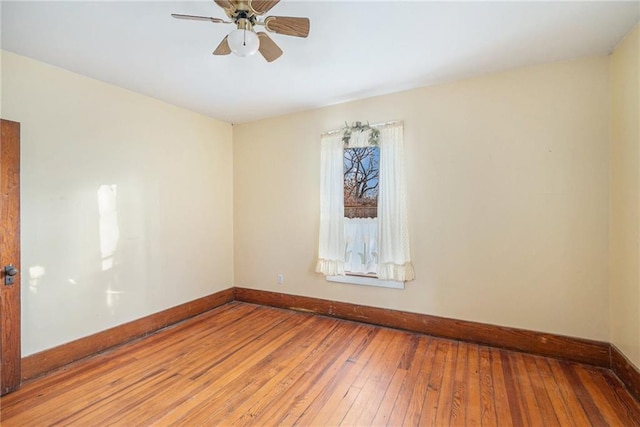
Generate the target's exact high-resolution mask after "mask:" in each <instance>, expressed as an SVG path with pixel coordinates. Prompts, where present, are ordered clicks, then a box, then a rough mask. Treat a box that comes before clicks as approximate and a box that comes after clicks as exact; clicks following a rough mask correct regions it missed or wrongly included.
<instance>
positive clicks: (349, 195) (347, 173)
mask: <svg viewBox="0 0 640 427" xmlns="http://www.w3.org/2000/svg"><path fill="white" fill-rule="evenodd" d="M379 180H380V150H379V148H378V147H359V148H345V149H344V216H345V217H347V218H376V217H377V216H378V185H379Z"/></svg>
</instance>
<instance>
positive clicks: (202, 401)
mask: <svg viewBox="0 0 640 427" xmlns="http://www.w3.org/2000/svg"><path fill="white" fill-rule="evenodd" d="M0 408H1V410H0V423H1V424H2V426H3V427H12V426H21V427H22V426H40V425H43V426H44V425H47V426H48V425H65V426H82V427H84V426H89V425H90V426H92V427H93V426H98V427H100V426H110V425H114V426H152V425H157V426H165V425H189V426H191V425H243V426H266V425H283V426H289V425H301V426H325V425H350V426H351V425H354V426H355V425H358V426H359V425H376V426H382V425H388V426H399V425H408V426H412V425H421V426H422V425H425V426H429V425H435V426H442V425H469V426H476V425H483V426H496V425H509V426H511V425H515V426H518V425H534V426H537V425H541V426H555V425H560V426H583V425H596V426H598V425H621V426H640V405H639V404H638V402H637V401H635V400H634V399H633V397H632V396H631V395H630V394H629V393H628V391H627V390H626V389H625V388H624V386H623V385H622V384H621V383H620V381H619V380H618V379H617V378H616V377H615V376H614V375H613V374H612V373H611V371H608V370H605V369H601V368H594V367H591V366H587V365H579V364H575V363H567V362H563V361H559V360H555V359H548V358H543V357H538V356H530V355H526V354H522V353H514V352H510V351H506V350H500V349H496V348H489V347H486V346H478V345H472V344H466V343H462V342H457V341H451V340H446V339H439V338H433V337H428V336H424V335H420V334H416V333H409V332H403V331H397V330H392V329H387V328H380V327H375V326H371V325H364V324H359V323H355V322H350V321H344V320H338V319H334V318H327V317H322V316H316V315H313V314H304V313H296V312H293V311H287V310H281V309H274V308H268V307H260V306H255V305H252V304H246V303H238V302H233V303H230V304H227V305H225V306H221V307H218V308H216V309H214V310H211V311H210V312H207V313H203V314H202V315H200V316H197V317H194V318H193V319H189V320H187V321H185V322H182V323H180V324H177V325H174V326H172V327H169V328H166V329H163V330H162V331H159V332H157V333H155V334H153V335H150V336H148V337H145V338H142V339H138V340H136V341H134V342H132V343H130V344H128V345H124V346H120V347H117V348H114V349H111V350H109V351H108V352H105V353H102V354H99V355H95V356H92V357H90V358H87V359H85V360H83V361H80V362H77V363H74V364H72V365H69V366H67V367H64V368H63V369H60V370H58V371H56V372H52V373H51V374H49V375H47V376H45V377H42V378H39V379H36V380H33V381H30V382H28V383H26V384H25V385H24V386H23V388H22V389H21V390H18V391H16V392H14V393H12V394H9V395H6V396H3V397H2V398H0Z"/></svg>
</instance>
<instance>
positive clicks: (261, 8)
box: [249, 0, 280, 15]
mask: <svg viewBox="0 0 640 427" xmlns="http://www.w3.org/2000/svg"><path fill="white" fill-rule="evenodd" d="M279 2H280V0H249V8H250V9H251V10H252V11H253V12H254V13H255V14H256V15H262V14H265V13H267V12H268V11H270V10H271V9H272V8H273V6H275V5H277V4H278V3H279Z"/></svg>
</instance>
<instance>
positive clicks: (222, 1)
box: [214, 0, 235, 9]
mask: <svg viewBox="0 0 640 427" xmlns="http://www.w3.org/2000/svg"><path fill="white" fill-rule="evenodd" d="M214 1H215V2H216V4H217V5H218V6H220V7H221V8H223V9H235V7H234V6H233V4H232V3H231V2H230V1H229V0H214Z"/></svg>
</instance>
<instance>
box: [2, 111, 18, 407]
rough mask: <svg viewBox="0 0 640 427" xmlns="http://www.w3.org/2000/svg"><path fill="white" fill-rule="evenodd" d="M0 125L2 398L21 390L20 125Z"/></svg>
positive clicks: (5, 122)
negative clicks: (0, 131)
mask: <svg viewBox="0 0 640 427" xmlns="http://www.w3.org/2000/svg"><path fill="white" fill-rule="evenodd" d="M0 122H1V127H2V134H1V136H0V337H1V339H0V386H1V388H0V395H2V394H6V393H9V392H10V391H13V390H16V389H17V388H18V387H20V375H21V371H20V357H21V353H20V273H19V271H20V123H16V122H10V121H7V120H0ZM11 266H13V269H12V268H11ZM14 269H15V270H14ZM16 273H17V274H16ZM12 274H14V275H12ZM11 282H13V283H11Z"/></svg>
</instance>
